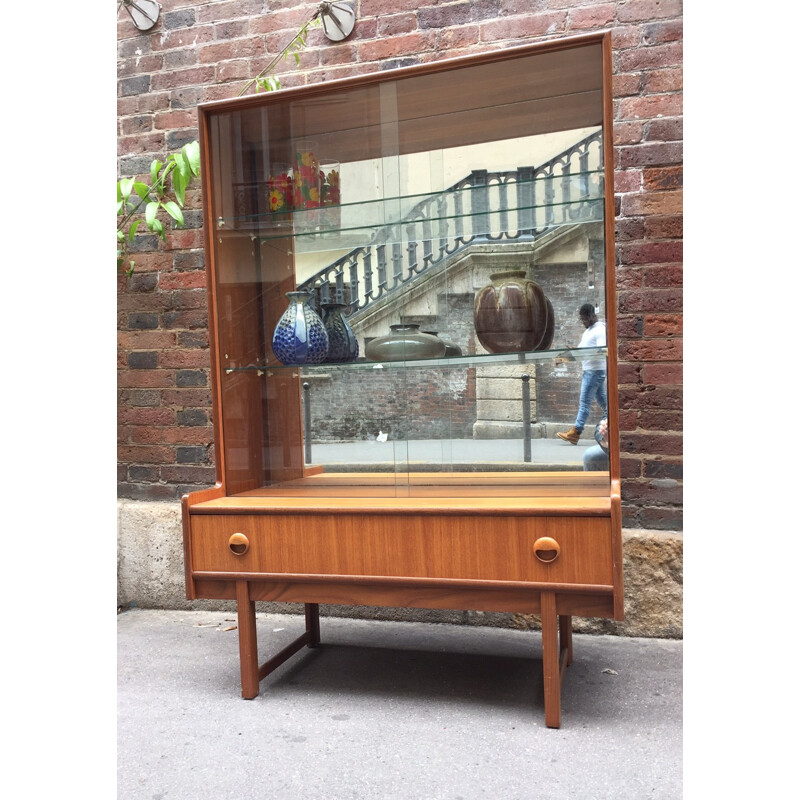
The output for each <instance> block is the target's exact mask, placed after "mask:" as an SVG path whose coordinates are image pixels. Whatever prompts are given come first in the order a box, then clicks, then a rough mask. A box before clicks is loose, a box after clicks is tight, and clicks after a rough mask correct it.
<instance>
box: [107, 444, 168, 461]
mask: <svg viewBox="0 0 800 800" xmlns="http://www.w3.org/2000/svg"><path fill="white" fill-rule="evenodd" d="M117 458H118V459H119V460H120V461H123V462H127V463H129V464H172V463H174V461H175V451H174V450H173V448H171V447H163V446H162V447H154V446H152V445H125V446H122V447H119V448H117Z"/></svg>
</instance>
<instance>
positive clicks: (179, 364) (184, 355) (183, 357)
mask: <svg viewBox="0 0 800 800" xmlns="http://www.w3.org/2000/svg"><path fill="white" fill-rule="evenodd" d="M158 365H159V367H161V368H162V369H171V368H174V369H188V368H192V367H207V366H208V353H206V352H205V351H204V350H165V351H164V352H163V353H162V354H161V356H160V358H159V359H158ZM184 402H185V401H184Z"/></svg>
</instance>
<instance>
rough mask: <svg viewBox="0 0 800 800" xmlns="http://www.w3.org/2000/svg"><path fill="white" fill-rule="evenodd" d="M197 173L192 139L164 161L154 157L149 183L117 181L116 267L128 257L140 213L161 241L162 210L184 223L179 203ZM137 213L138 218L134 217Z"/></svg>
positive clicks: (195, 145) (196, 148)
mask: <svg viewBox="0 0 800 800" xmlns="http://www.w3.org/2000/svg"><path fill="white" fill-rule="evenodd" d="M198 175H200V144H199V142H197V141H196V140H195V141H193V142H189V143H188V144H185V145H184V146H183V147H182V148H181V149H180V151H179V152H177V153H171V154H170V155H169V156H167V160H166V161H164V162H161V161H159V160H158V159H157V158H156V159H154V160H153V161H152V163H151V164H150V184H149V185H148V184H146V183H141V182H140V181H137V180H135V179H134V178H122V179H121V180H119V181H117V269H121V268H122V267H123V265H124V264H125V261H126V260H127V258H128V250H129V247H130V245H131V244H132V243H133V238H134V236H135V235H136V231H137V230H138V229H139V226H140V224H141V222H142V217H141V216H138V215H139V214H140V212H142V211H143V212H144V223H145V225H146V226H147V228H148V230H149V231H151V232H152V233H155V234H156V235H157V236H158V237H159V238H160V239H162V240H163V241H166V240H167V233H166V230H165V228H164V223H163V222H162V221H161V219H160V218H159V213H160V212H161V211H162V210H163V211H165V212H166V213H167V214H168V215H169V216H170V217H171V218H172V219H173V220H175V224H176V225H177V226H178V227H180V228H182V227H183V226H184V225H185V220H184V217H183V206H184V203H185V202H186V189H187V187H188V186H189V184H190V183H191V181H192V179H193V178H196V177H197V176H198ZM137 216H138V218H137ZM134 265H135V262H134V261H130V262H129V265H128V268H127V270H126V273H127V274H128V275H131V274H132V273H133V269H134Z"/></svg>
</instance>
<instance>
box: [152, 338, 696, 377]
mask: <svg viewBox="0 0 800 800" xmlns="http://www.w3.org/2000/svg"><path fill="white" fill-rule="evenodd" d="M619 357H620V360H623V361H631V362H642V361H680V360H681V359H682V358H683V342H682V341H681V340H676V339H663V340H662V339H643V340H640V341H636V340H627V341H624V342H620V346H619ZM140 371H141V370H140Z"/></svg>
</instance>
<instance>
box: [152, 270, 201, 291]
mask: <svg viewBox="0 0 800 800" xmlns="http://www.w3.org/2000/svg"><path fill="white" fill-rule="evenodd" d="M158 288H159V289H161V290H162V291H165V292H166V291H170V290H172V289H205V288H206V273H205V270H203V271H199V270H198V271H193V272H165V273H162V274H160V275H159V276H158Z"/></svg>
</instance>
